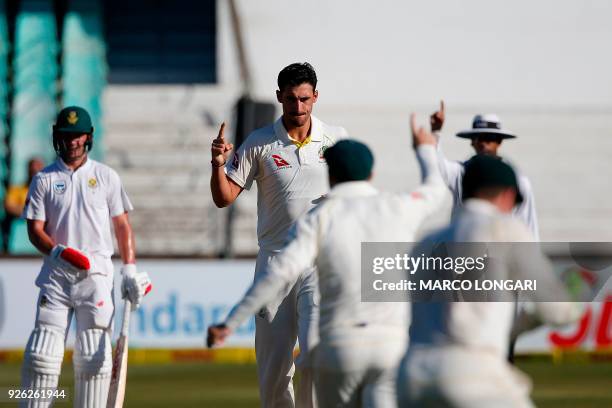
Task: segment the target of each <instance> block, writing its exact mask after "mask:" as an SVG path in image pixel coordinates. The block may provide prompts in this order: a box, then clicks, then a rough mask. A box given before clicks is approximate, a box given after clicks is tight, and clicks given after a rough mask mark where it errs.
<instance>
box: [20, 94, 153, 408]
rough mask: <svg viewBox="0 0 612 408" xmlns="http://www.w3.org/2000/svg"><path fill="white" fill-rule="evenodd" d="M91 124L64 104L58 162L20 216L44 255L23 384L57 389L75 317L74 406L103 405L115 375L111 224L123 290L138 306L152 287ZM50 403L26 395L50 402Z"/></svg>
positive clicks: (56, 133) (57, 133) (36, 183)
mask: <svg viewBox="0 0 612 408" xmlns="http://www.w3.org/2000/svg"><path fill="white" fill-rule="evenodd" d="M92 143H93V127H92V125H91V118H90V117H89V114H88V113H87V111H85V110H84V109H82V108H80V107H76V106H71V107H67V108H64V109H63V110H62V111H61V112H60V113H59V114H58V116H57V120H56V124H55V126H54V127H53V146H54V148H55V150H56V152H57V154H58V158H57V160H56V161H55V162H54V163H53V164H51V165H50V166H48V167H46V168H45V169H43V170H42V171H41V172H39V173H38V174H37V175H36V176H35V177H34V179H33V180H32V183H31V185H30V190H29V192H28V197H27V201H26V205H25V208H24V211H23V217H24V218H26V219H27V225H28V234H29V237H30V241H31V242H32V244H33V245H34V246H35V247H36V248H37V249H38V250H39V251H40V252H42V253H43V255H44V261H43V265H42V268H41V271H40V273H39V275H38V278H37V279H36V285H37V286H38V287H39V288H40V294H39V297H38V306H37V310H36V321H35V323H34V330H33V332H32V334H31V336H30V339H29V341H28V344H27V346H26V350H25V356H24V363H23V373H22V385H23V387H24V388H35V389H40V388H46V389H56V388H57V384H58V379H59V375H60V370H61V365H62V360H63V358H64V343H65V340H66V336H67V334H68V329H69V325H70V321H71V319H72V316H73V315H74V316H75V319H76V325H77V327H76V344H75V350H74V355H73V362H74V375H75V386H74V395H73V396H71V397H72V399H73V401H74V406H75V407H79V408H83V407H91V408H95V407H106V399H107V394H108V388H109V384H110V378H111V370H112V359H111V330H112V318H113V313H114V305H113V304H114V300H113V275H114V273H113V264H112V262H111V256H112V254H113V242H112V237H111V222H112V226H113V227H114V230H115V237H116V238H117V241H118V244H119V251H120V253H121V259H122V261H123V264H124V265H123V267H122V269H121V272H122V275H123V282H122V291H123V295H124V297H125V296H127V297H128V298H129V299H130V300H131V302H132V304H133V305H135V306H138V305H139V303H140V301H141V299H142V297H143V296H144V295H145V293H146V292H147V291H148V290H150V287H151V286H150V280H149V277H148V275H147V274H146V273H144V272H138V271H137V268H136V264H135V247H134V237H133V234H132V228H131V226H130V222H129V220H128V215H127V212H128V211H130V210H132V204H131V203H130V200H129V199H128V197H127V195H126V193H125V191H124V190H123V187H122V185H121V181H120V179H119V176H118V175H117V173H116V172H115V171H114V170H112V169H111V168H109V167H107V166H105V165H103V164H101V163H98V162H96V161H94V160H92V159H90V158H88V157H87V152H88V151H89V150H90V149H91V146H92ZM51 403H52V401H51V400H38V401H35V400H26V401H24V402H23V405H24V406H30V407H46V406H49V405H51Z"/></svg>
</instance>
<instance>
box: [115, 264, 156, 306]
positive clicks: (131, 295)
mask: <svg viewBox="0 0 612 408" xmlns="http://www.w3.org/2000/svg"><path fill="white" fill-rule="evenodd" d="M121 275H123V280H122V281H121V294H122V296H123V298H124V299H125V298H128V299H129V300H130V302H131V303H132V310H136V309H138V307H139V306H140V302H141V301H142V298H143V297H144V296H145V295H146V294H147V293H149V292H150V291H151V288H152V287H153V286H152V285H151V279H150V278H149V274H148V273H146V272H138V270H137V269H136V265H135V264H127V265H123V266H122V267H121Z"/></svg>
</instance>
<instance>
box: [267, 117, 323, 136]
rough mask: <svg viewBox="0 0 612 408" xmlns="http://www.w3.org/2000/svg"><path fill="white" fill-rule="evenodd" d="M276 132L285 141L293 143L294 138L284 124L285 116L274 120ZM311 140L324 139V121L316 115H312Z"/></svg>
mask: <svg viewBox="0 0 612 408" xmlns="http://www.w3.org/2000/svg"><path fill="white" fill-rule="evenodd" d="M274 133H276V136H277V137H278V138H279V139H280V140H282V141H283V142H285V143H293V141H294V140H293V139H291V138H290V137H289V133H287V129H285V125H284V124H283V117H282V116H281V117H280V118H278V119H277V120H276V122H274ZM309 136H310V140H311V141H313V142H320V141H321V140H322V139H323V122H321V121H320V120H319V119H318V118H316V117H315V116H314V115H312V114H311V115H310V135H309Z"/></svg>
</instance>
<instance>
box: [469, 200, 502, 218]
mask: <svg viewBox="0 0 612 408" xmlns="http://www.w3.org/2000/svg"><path fill="white" fill-rule="evenodd" d="M463 208H464V209H465V210H466V211H469V212H473V213H479V214H487V215H497V214H502V212H501V211H499V209H497V207H496V206H494V205H493V204H491V202H489V201H487V200H483V199H481V198H470V199H467V200H465V202H464V203H463Z"/></svg>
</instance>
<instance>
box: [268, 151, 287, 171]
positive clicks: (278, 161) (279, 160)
mask: <svg viewBox="0 0 612 408" xmlns="http://www.w3.org/2000/svg"><path fill="white" fill-rule="evenodd" d="M272 159H273V160H274V164H276V168H278V169H280V168H282V167H291V165H290V164H289V162H287V160H285V159H283V158H282V157H281V156H280V154H273V155H272Z"/></svg>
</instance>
